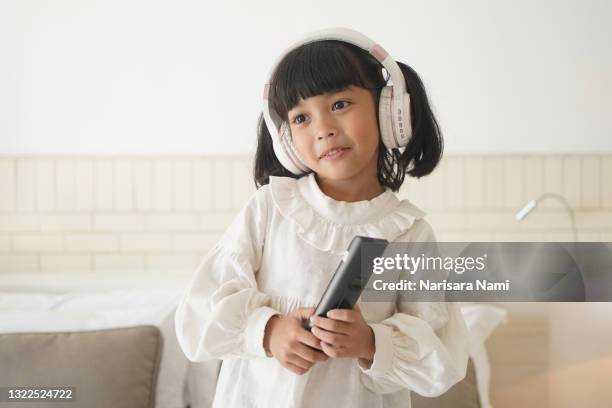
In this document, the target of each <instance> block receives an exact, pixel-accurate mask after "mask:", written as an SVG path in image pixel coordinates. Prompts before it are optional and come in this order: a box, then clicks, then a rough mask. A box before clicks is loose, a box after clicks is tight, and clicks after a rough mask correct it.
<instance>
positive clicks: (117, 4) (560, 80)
mask: <svg viewBox="0 0 612 408" xmlns="http://www.w3.org/2000/svg"><path fill="white" fill-rule="evenodd" d="M383 3H384V7H383V5H382V4H383ZM611 20H612V3H610V2H609V1H605V0H601V1H595V0H590V1H581V0H570V1H562V2H559V1H552V0H546V1H538V2H530V1H485V0H479V1H471V2H454V1H450V0H449V1H435V2H415V1H396V2H391V1H389V2H376V1H363V0H352V1H335V2H330V1H326V0H311V1H309V2H300V3H295V4H291V5H290V3H289V2H286V1H280V0H267V1H264V2H252V1H246V0H244V1H236V0H233V1H218V2H214V3H213V2H203V1H172V2H170V1H165V2H164V1H159V0H156V1H144V0H122V1H117V0H114V1H113V0H109V1H95V0H80V1H68V0H61V1H60V0H58V1H53V2H50V1H43V0H37V1H35V0H3V1H2V2H0V154H5V155H13V154H17V155H21V154H76V153H92V154H149V153H161V154H183V153H207V154H216V153H243V154H249V153H252V152H253V151H254V146H255V123H256V118H257V116H258V113H259V103H260V97H261V91H262V83H263V82H264V80H265V77H266V75H267V73H268V70H269V68H270V64H271V63H272V61H273V60H274V58H275V57H276V55H277V54H278V53H279V52H280V51H281V50H282V49H283V48H284V47H285V45H287V44H288V42H289V41H290V39H293V38H295V37H297V36H298V35H301V34H303V33H305V32H308V31H310V30H313V29H318V28H322V27H328V26H349V27H352V28H355V29H357V30H360V31H362V32H364V33H365V34H366V35H369V36H370V37H373V38H374V39H376V40H377V41H378V42H380V43H381V44H382V45H383V46H384V47H385V48H386V49H387V50H388V51H389V52H390V53H391V55H393V56H394V57H395V58H396V59H398V60H401V61H403V62H407V63H408V64H410V65H412V66H413V67H414V68H415V69H416V70H417V71H418V72H419V73H420V74H421V75H422V77H423V79H424V81H425V83H426V86H427V87H428V90H429V92H430V95H431V97H432V100H433V104H434V106H435V109H436V111H437V113H438V116H439V119H440V122H441V124H442V126H443V130H444V131H445V134H446V139H447V148H448V149H447V150H448V151H450V152H452V153H494V152H498V153H513V152H514V153H516V152H540V153H541V152H549V151H552V152H558V153H577V152H582V153H593V152H598V153H600V152H612V141H611V140H612V139H611V136H612V79H611V74H610V73H611V72H612V47H610V44H609V40H610V38H611V37H612V25H611V24H609V22H610V21H611Z"/></svg>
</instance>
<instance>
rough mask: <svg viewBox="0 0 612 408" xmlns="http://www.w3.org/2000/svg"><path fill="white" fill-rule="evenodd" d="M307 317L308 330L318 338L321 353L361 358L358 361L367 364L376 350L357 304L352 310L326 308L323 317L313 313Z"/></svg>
mask: <svg viewBox="0 0 612 408" xmlns="http://www.w3.org/2000/svg"><path fill="white" fill-rule="evenodd" d="M311 321H312V323H313V324H314V325H315V327H313V329H312V334H314V335H315V336H316V337H317V338H318V339H319V340H321V347H322V349H323V352H324V353H325V354H327V355H328V356H330V357H353V358H358V359H361V360H365V361H360V363H362V365H365V366H368V367H369V366H370V365H371V364H372V360H373V359H374V352H375V351H376V350H375V349H376V347H375V343H374V332H373V331H372V328H371V327H370V326H368V324H367V323H366V321H365V320H364V318H363V316H362V315H361V311H360V310H359V306H358V305H355V308H354V309H353V310H349V309H334V310H330V311H329V313H327V318H325V317H318V316H313V317H312V318H311Z"/></svg>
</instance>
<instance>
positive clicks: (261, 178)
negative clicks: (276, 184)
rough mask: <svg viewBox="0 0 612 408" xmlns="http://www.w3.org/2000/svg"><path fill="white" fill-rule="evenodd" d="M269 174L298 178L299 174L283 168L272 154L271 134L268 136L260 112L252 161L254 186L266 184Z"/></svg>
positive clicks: (268, 180)
mask: <svg viewBox="0 0 612 408" xmlns="http://www.w3.org/2000/svg"><path fill="white" fill-rule="evenodd" d="M270 176H279V177H293V178H299V176H296V175H295V174H293V173H291V172H290V171H289V170H287V169H286V168H284V167H283V165H282V164H281V163H280V161H279V160H278V158H277V157H276V154H274V148H273V147H272V136H270V132H269V131H268V127H267V126H266V122H265V121H264V117H263V114H261V115H260V116H259V121H258V123H257V151H256V153H255V162H254V163H253V179H254V182H255V188H259V187H261V186H263V185H266V184H268V183H269V182H270Z"/></svg>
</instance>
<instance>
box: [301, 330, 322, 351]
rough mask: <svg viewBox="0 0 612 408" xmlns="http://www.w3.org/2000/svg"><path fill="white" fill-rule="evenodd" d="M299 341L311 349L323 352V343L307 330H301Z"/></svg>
mask: <svg viewBox="0 0 612 408" xmlns="http://www.w3.org/2000/svg"><path fill="white" fill-rule="evenodd" d="M297 340H298V341H299V342H300V343H302V344H305V345H307V346H309V347H312V348H315V349H317V350H321V341H320V340H319V339H318V338H317V337H316V336H315V335H314V334H312V333H311V332H309V331H307V330H301V331H299V332H298V335H297Z"/></svg>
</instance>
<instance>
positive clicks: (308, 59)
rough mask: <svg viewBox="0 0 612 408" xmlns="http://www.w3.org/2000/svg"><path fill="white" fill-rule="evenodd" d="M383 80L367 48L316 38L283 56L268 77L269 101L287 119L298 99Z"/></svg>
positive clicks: (374, 84) (369, 85)
mask: <svg viewBox="0 0 612 408" xmlns="http://www.w3.org/2000/svg"><path fill="white" fill-rule="evenodd" d="M380 81H383V82H382V84H381V82H380ZM385 83H386V80H385V79H384V78H383V75H382V67H381V65H380V64H379V63H378V61H376V60H375V59H374V58H373V57H372V56H370V54H369V53H368V52H367V51H365V50H362V49H361V48H359V47H357V46H354V45H352V44H347V43H345V42H341V41H335V40H327V41H318V42H314V43H309V44H305V45H302V46H301V47H298V48H296V49H295V50H292V51H291V52H290V53H289V54H287V55H286V56H285V58H283V60H282V61H281V62H280V64H279V65H278V67H277V68H276V71H275V72H274V75H273V77H272V80H271V86H270V92H271V102H272V107H273V109H274V110H275V111H276V112H277V113H278V114H279V115H280V116H281V118H283V120H287V113H288V112H289V111H290V110H291V109H293V107H295V106H296V105H297V103H298V101H299V100H300V99H307V98H310V97H313V96H318V95H322V94H324V93H327V92H337V91H340V90H342V89H345V88H347V87H349V86H351V85H355V86H359V87H361V88H365V89H376V88H379V87H381V86H384V84H385Z"/></svg>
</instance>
